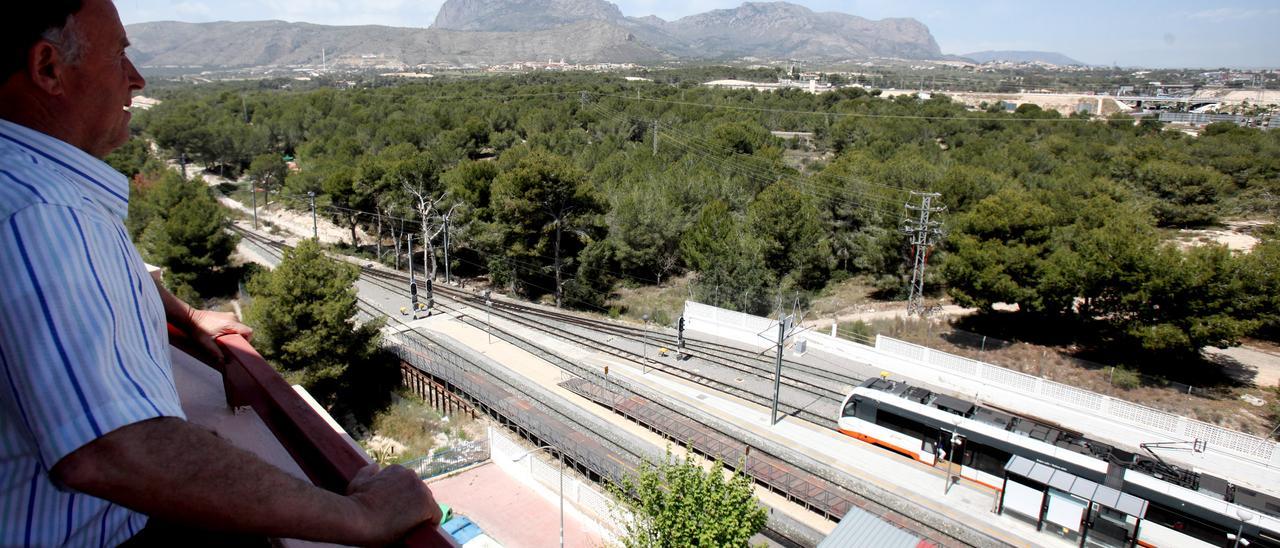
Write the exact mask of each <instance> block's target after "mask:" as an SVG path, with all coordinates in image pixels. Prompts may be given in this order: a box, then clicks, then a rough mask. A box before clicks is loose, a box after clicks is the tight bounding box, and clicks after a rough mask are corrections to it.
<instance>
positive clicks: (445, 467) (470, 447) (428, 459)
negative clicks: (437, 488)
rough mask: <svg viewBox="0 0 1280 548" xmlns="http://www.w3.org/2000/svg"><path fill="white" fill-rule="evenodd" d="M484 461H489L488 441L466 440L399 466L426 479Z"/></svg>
mask: <svg viewBox="0 0 1280 548" xmlns="http://www.w3.org/2000/svg"><path fill="white" fill-rule="evenodd" d="M486 460H489V440H468V441H464V442H458V443H455V444H453V445H450V446H448V447H441V448H438V449H436V450H434V451H432V452H431V454H430V455H427V456H425V457H422V458H419V459H414V460H411V461H408V462H405V463H402V464H401V466H403V467H405V468H408V469H410V470H413V471H414V472H415V473H417V474H418V477H420V478H422V479H427V478H432V477H435V476H439V475H441V474H448V473H449V472H453V471H455V470H461V469H463V468H466V467H468V466H471V465H473V464H476V463H480V462H484V461H486Z"/></svg>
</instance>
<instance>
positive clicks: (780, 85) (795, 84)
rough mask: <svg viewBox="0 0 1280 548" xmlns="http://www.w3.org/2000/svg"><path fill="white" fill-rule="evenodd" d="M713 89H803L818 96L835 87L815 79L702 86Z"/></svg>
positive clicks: (740, 82)
mask: <svg viewBox="0 0 1280 548" xmlns="http://www.w3.org/2000/svg"><path fill="white" fill-rule="evenodd" d="M702 85H704V86H707V87H713V88H726V89H750V90H755V91H777V90H780V89H803V90H805V91H808V92H809V93H813V94H815V95H816V94H819V93H826V92H828V91H833V90H835V89H836V88H835V86H832V85H831V84H828V83H825V82H824V83H819V82H818V80H817V79H811V80H809V81H803V80H788V79H781V80H778V81H777V82H748V81H746V80H712V81H710V82H706V83H704V84H702Z"/></svg>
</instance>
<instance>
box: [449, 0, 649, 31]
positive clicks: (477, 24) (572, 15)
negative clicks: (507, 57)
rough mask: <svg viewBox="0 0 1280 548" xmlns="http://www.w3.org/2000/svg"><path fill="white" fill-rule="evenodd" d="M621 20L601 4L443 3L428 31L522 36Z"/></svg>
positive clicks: (550, 0)
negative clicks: (490, 32)
mask: <svg viewBox="0 0 1280 548" xmlns="http://www.w3.org/2000/svg"><path fill="white" fill-rule="evenodd" d="M623 19H624V17H623V15H622V10H619V9H618V6H616V5H614V4H612V3H610V2H607V1H605V0H447V1H446V2H445V3H444V5H443V6H441V7H440V12H439V13H437V14H436V20H435V22H434V23H432V24H431V28H433V29H440V30H466V31H494V32H523V31H534V30H547V29H551V28H555V27H559V26H564V25H568V24H572V23H579V22H582V21H607V22H616V21H620V20H623Z"/></svg>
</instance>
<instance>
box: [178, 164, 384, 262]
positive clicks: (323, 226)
mask: <svg viewBox="0 0 1280 548" xmlns="http://www.w3.org/2000/svg"><path fill="white" fill-rule="evenodd" d="M167 163H168V165H169V168H170V169H173V170H174V171H177V172H179V173H181V171H182V166H180V165H178V163H177V162H176V161H173V160H169V161H168V162H167ZM187 174H188V175H189V176H191V177H193V178H195V177H199V178H200V179H201V180H203V181H204V182H205V184H207V185H209V186H211V187H215V188H216V187H218V186H219V185H222V184H230V185H239V184H241V183H240V182H239V181H236V180H233V179H227V178H225V177H220V176H218V175H216V174H213V173H205V172H202V171H200V170H199V169H198V168H195V167H192V166H191V165H188V166H187ZM216 196H217V197H218V202H220V203H222V205H225V206H227V207H229V208H231V209H234V210H236V211H240V212H242V213H244V214H245V215H248V216H249V218H250V219H252V218H253V208H251V207H249V206H246V205H244V204H242V203H240V202H238V201H236V200H234V199H232V198H231V197H229V196H224V195H222V193H220V192H219V193H216ZM258 220H259V221H260V222H261V221H265V222H269V223H271V224H272V225H275V226H276V227H277V228H279V229H280V230H283V231H285V232H287V233H288V234H289V235H291V236H293V237H295V238H310V237H311V235H312V224H311V213H310V212H302V211H293V210H290V209H286V208H285V207H283V206H282V205H281V204H280V202H278V201H277V202H272V203H271V205H270V206H268V207H259V208H258ZM315 231H316V233H317V234H318V235H319V237H320V241H321V242H324V243H327V244H337V243H340V242H341V243H351V230H350V229H349V228H345V227H340V226H338V225H336V224H334V223H333V221H331V220H329V219H328V218H326V217H325V216H323V215H320V216H317V217H316V222H315ZM356 238H357V239H359V240H360V245H373V244H374V243H375V242H374V238H373V236H371V235H369V234H366V233H365V231H364V230H361V229H359V228H357V229H356ZM292 243H296V242H291V244H292Z"/></svg>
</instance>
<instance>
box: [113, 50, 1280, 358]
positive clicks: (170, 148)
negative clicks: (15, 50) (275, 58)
mask: <svg viewBox="0 0 1280 548" xmlns="http://www.w3.org/2000/svg"><path fill="white" fill-rule="evenodd" d="M656 79H657V80H658V81H657V82H633V81H627V80H624V79H623V78H621V77H612V76H603V75H577V76H575V75H524V76H509V77H488V78H471V79H451V80H450V79H444V80H440V81H430V82H427V83H405V82H397V81H391V80H381V81H379V80H374V81H369V82H361V83H357V84H356V85H354V86H338V85H327V84H326V85H317V84H316V83H314V82H312V83H309V84H307V86H308V89H289V88H290V87H292V86H301V85H303V84H302V83H299V82H295V81H287V80H280V81H258V82H251V83H240V84H213V85H204V86H197V87H170V88H167V89H164V90H162V92H160V93H158V94H157V97H158V98H160V99H161V100H162V103H161V104H159V105H158V106H156V107H154V108H153V109H152V110H150V111H147V112H145V113H139V115H138V116H137V117H136V118H135V130H136V131H137V133H138V134H139V135H140V136H141V137H144V138H145V139H149V140H151V141H153V142H154V143H155V144H156V145H158V146H159V147H160V149H162V150H163V151H164V155H165V156H167V157H171V158H184V159H186V160H187V161H188V162H190V163H192V164H194V165H196V166H198V167H202V168H205V169H208V170H212V171H213V172H216V173H223V174H225V175H226V176H228V177H231V178H236V177H241V176H243V177H247V178H249V179H252V180H254V181H255V182H256V184H258V185H259V186H261V187H264V188H265V189H266V190H267V191H268V197H267V199H272V200H273V201H274V200H297V198H298V197H299V196H305V195H307V193H308V192H314V193H315V194H316V195H317V196H318V198H317V200H318V201H317V203H318V207H319V210H320V211H321V213H322V214H325V215H326V216H328V217H329V218H331V219H332V220H334V221H335V222H337V223H338V224H339V225H341V226H343V227H346V228H348V229H350V231H351V233H352V240H355V235H356V230H357V229H360V230H362V231H364V232H366V233H370V234H373V233H378V234H381V235H382V236H383V241H384V242H385V244H384V245H385V247H386V249H384V250H383V251H384V253H385V256H386V259H385V260H386V261H387V262H389V263H390V262H395V261H398V260H401V259H400V257H401V256H402V254H403V252H404V248H403V245H402V244H399V245H397V244H393V243H392V242H398V241H403V239H404V236H405V235H407V234H408V233H413V234H414V239H415V246H424V247H425V249H426V250H427V254H426V256H425V257H424V258H423V259H422V260H423V262H424V263H426V264H427V268H429V269H431V270H432V271H434V272H436V273H437V275H439V276H443V272H444V268H445V266H444V264H443V261H444V257H445V255H444V253H443V251H442V249H441V247H442V246H443V245H444V244H445V242H444V238H443V233H444V229H445V224H446V223H447V225H448V234H449V241H448V246H449V254H448V257H449V261H450V264H449V265H448V266H449V268H450V271H451V273H452V274H453V275H455V276H459V275H460V276H467V277H474V276H487V277H488V278H489V279H490V280H491V281H492V282H493V283H494V284H495V285H497V286H499V287H505V288H508V289H509V290H510V291H512V292H514V293H516V294H519V295H522V296H525V297H528V298H533V299H538V298H545V299H548V300H550V301H552V302H555V303H557V304H561V305H563V306H566V307H574V308H581V309H598V308H600V307H602V306H604V304H605V302H606V301H607V300H608V297H609V295H610V294H611V293H612V292H613V291H615V289H616V288H617V287H619V286H620V285H629V286H636V285H657V284H663V283H666V282H668V281H669V280H670V279H672V277H674V276H679V275H683V274H687V273H693V274H694V277H693V280H694V281H693V284H692V287H691V290H692V293H693V295H692V296H693V297H694V298H695V299H697V300H700V301H703V302H708V303H712V304H716V305H719V306H725V307H729V308H734V309H738V310H745V311H749V312H753V313H769V312H771V311H773V310H774V309H775V307H777V306H778V305H779V302H785V303H786V304H785V305H784V306H786V307H787V308H789V307H790V306H791V305H792V303H793V302H794V301H795V300H796V299H799V300H800V301H801V302H803V301H804V300H806V299H808V298H811V297H812V296H814V295H817V294H819V293H820V292H821V291H823V289H824V288H826V287H828V286H829V284H832V283H836V282H840V281H844V280H848V279H850V278H857V279H861V280H865V282H866V283H867V284H869V285H871V286H873V287H874V288H875V289H876V290H877V291H878V295H879V296H881V297H883V298H886V299H893V298H903V297H905V292H906V290H907V285H908V284H907V279H908V277H909V274H910V266H911V265H910V261H909V258H910V256H911V255H912V252H913V250H912V249H911V245H910V243H909V238H908V236H907V235H906V234H905V233H904V232H903V230H902V227H903V222H904V220H905V219H907V215H908V210H907V209H905V208H904V206H905V205H906V204H908V203H917V202H918V198H917V197H916V196H914V195H913V194H912V192H913V191H915V192H936V193H939V194H940V197H939V198H937V199H935V205H939V204H941V205H945V206H946V210H945V212H943V213H941V214H939V215H937V216H935V219H938V220H941V221H942V223H941V226H940V228H941V229H942V232H943V235H942V239H941V243H940V244H939V245H938V246H936V247H935V248H934V249H933V251H932V252H931V254H930V257H929V262H930V265H931V268H930V270H929V271H928V272H929V276H928V279H927V288H928V290H929V291H930V292H931V295H932V296H933V297H940V296H942V295H944V294H946V295H949V296H950V297H951V298H952V299H953V300H954V301H955V302H956V303H958V304H961V305H964V306H972V307H978V308H980V309H983V310H991V308H992V305H994V304H996V303H1008V304H1016V305H1017V312H1013V313H1005V314H1012V315H1013V316H1014V317H1015V318H1016V321H1018V322H1023V323H1025V324H1026V325H1035V326H1040V327H1041V328H1043V329H1045V330H1053V331H1054V332H1055V333H1054V336H1056V337H1059V338H1065V339H1068V340H1071V341H1075V342H1079V343H1081V344H1085V345H1099V346H1107V347H1111V348H1117V349H1128V350H1129V351H1132V352H1133V353H1135V354H1139V353H1140V354H1142V355H1145V356H1148V357H1149V359H1162V357H1176V356H1186V355H1189V354H1193V353H1195V352H1197V351H1198V349H1199V348H1201V347H1203V346H1205V345H1217V346H1226V345H1231V344H1235V343H1237V342H1238V341H1239V340H1240V338H1241V337H1244V336H1250V335H1254V336H1266V337H1273V338H1274V337H1275V336H1276V334H1277V333H1278V332H1280V234H1277V233H1276V232H1275V231H1274V229H1273V230H1271V231H1270V232H1269V233H1265V234H1262V243H1261V244H1259V245H1258V246H1257V247H1255V248H1254V250H1253V251H1252V252H1249V253H1241V252H1232V251H1229V250H1228V249H1226V248H1225V247H1221V246H1216V245H1201V246H1194V247H1189V248H1188V247H1185V246H1184V247H1179V246H1176V245H1174V244H1172V243H1171V242H1170V240H1171V235H1172V234H1173V233H1174V231H1176V230H1177V229H1182V228H1194V227H1204V226H1212V225H1214V224H1216V223H1220V222H1221V221H1223V220H1228V219H1261V220H1272V219H1274V218H1275V216H1276V214H1277V213H1278V212H1280V205H1278V204H1277V196H1280V132H1277V131H1269V132H1268V131H1261V130H1255V129H1248V128H1240V127H1236V126H1234V125H1229V124H1215V125H1211V126H1209V127H1207V128H1205V130H1204V131H1203V132H1202V133H1201V134H1200V135H1199V136H1192V135H1188V134H1185V133H1183V132H1181V131H1174V130H1168V129H1167V128H1162V127H1161V126H1160V125H1159V123H1157V122H1154V121H1144V122H1142V123H1136V124H1135V123H1134V121H1133V120H1132V119H1130V118H1129V117H1127V116H1122V117H1117V118H1113V119H1107V120H1096V119H1088V118H1085V117H1063V116H1060V115H1059V114H1058V113H1057V112H1051V111H1042V110H1040V109H1039V108H1037V107H1034V106H1031V105H1023V106H1020V107H1018V108H1017V109H1016V110H1015V111H1012V112H1006V111H1004V110H1003V109H1002V108H999V107H998V106H997V107H993V108H991V109H988V110H976V111H975V110H970V109H966V108H965V107H964V106H963V105H960V104H958V103H955V102H952V101H951V100H949V99H948V98H947V97H945V96H944V95H933V96H932V97H930V98H927V99H922V98H920V97H918V96H896V97H893V98H882V97H880V92H879V91H877V90H874V89H865V88H845V89H841V90H839V91H836V92H832V93H826V94H820V95H812V94H809V93H806V92H803V91H801V90H786V91H780V92H752V91H727V90H718V89H711V88H707V87H703V86H699V85H697V84H696V81H695V80H694V79H692V78H688V79H682V78H677V77H659V78H656ZM775 132H789V133H782V135H781V136H779V135H778V134H776V133H775ZM809 134H811V135H809ZM145 143H146V141H145V140H144V139H135V140H134V141H133V142H132V143H131V144H130V146H129V147H126V148H125V149H123V150H122V151H119V152H117V154H116V155H115V157H114V158H113V162H114V163H115V164H116V165H118V166H123V169H125V170H126V171H131V172H133V173H136V172H138V171H140V170H142V164H143V159H144V158H145V156H146V155H147V151H148V148H147V145H146V144H145ZM286 156H288V157H292V158H293V159H294V161H295V162H296V165H297V170H296V171H291V170H288V169H286V168H285V167H284V160H283V158H284V157H286ZM297 206H298V207H299V208H302V207H305V202H299V203H297ZM139 207H145V204H144V205H139ZM153 207H154V206H153ZM1002 308H1004V307H1002Z"/></svg>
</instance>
